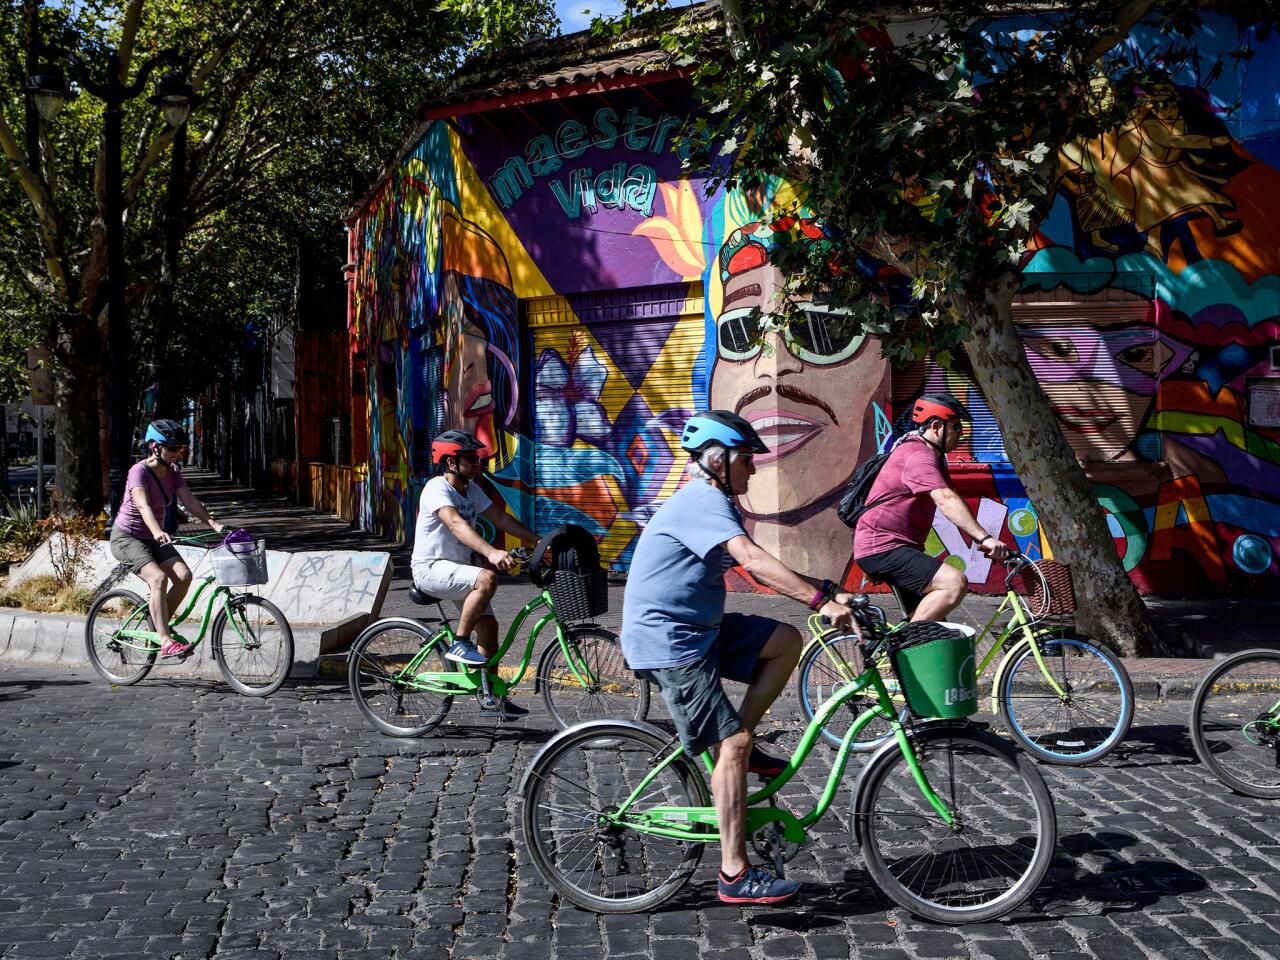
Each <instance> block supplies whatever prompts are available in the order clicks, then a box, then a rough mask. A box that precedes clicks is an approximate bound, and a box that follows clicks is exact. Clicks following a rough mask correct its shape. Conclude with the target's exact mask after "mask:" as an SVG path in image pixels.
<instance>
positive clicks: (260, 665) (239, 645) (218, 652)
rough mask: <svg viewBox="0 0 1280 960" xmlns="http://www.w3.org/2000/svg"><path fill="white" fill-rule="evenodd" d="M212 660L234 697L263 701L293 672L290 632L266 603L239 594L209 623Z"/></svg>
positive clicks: (248, 594)
mask: <svg viewBox="0 0 1280 960" xmlns="http://www.w3.org/2000/svg"><path fill="white" fill-rule="evenodd" d="M212 642H213V658H214V659H215V660H216V661H217V662H218V669H219V670H221V671H222V676H223V679H225V680H226V681H227V685H228V686H230V687H231V689H232V690H234V691H236V693H240V694H243V695H244V696H246V697H266V696H269V695H271V694H273V693H275V692H276V691H277V690H279V689H280V687H281V685H282V684H283V683H284V682H285V680H287V679H288V677H289V671H290V670H291V669H292V668H293V630H292V629H290V627H289V621H288V620H286V619H285V615H284V614H283V613H282V612H281V611H280V608H279V607H277V606H276V605H275V604H274V603H272V602H271V601H270V600H264V599H263V598H262V597H258V596H254V595H253V594H251V593H242V594H238V595H236V596H233V597H230V598H228V600H227V605H226V607H225V608H224V609H222V610H221V611H219V613H218V617H217V619H216V620H214V622H213V641H212Z"/></svg>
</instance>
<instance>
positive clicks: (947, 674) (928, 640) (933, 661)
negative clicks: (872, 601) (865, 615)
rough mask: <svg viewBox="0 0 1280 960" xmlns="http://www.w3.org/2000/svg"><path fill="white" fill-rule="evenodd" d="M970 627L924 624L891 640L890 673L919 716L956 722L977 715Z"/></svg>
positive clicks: (901, 632) (915, 624) (958, 624)
mask: <svg viewBox="0 0 1280 960" xmlns="http://www.w3.org/2000/svg"><path fill="white" fill-rule="evenodd" d="M973 633H974V631H973V628H972V627H968V626H965V625H964V624H960V623H935V622H933V621H930V620H922V621H920V622H919V623H911V624H908V625H907V626H905V627H903V628H902V629H901V630H899V631H898V632H897V633H896V634H894V635H893V653H892V656H891V660H892V662H893V669H894V672H895V673H897V675H898V681H899V682H900V683H901V684H902V692H903V695H904V696H905V697H906V699H907V706H908V707H910V708H911V712H912V713H914V714H915V715H916V716H918V717H945V718H948V719H956V718H958V717H967V716H970V715H971V714H974V713H977V712H978V674H977V669H976V657H975V653H976V651H975V649H974V640H973Z"/></svg>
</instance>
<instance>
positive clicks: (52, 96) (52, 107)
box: [22, 63, 79, 123]
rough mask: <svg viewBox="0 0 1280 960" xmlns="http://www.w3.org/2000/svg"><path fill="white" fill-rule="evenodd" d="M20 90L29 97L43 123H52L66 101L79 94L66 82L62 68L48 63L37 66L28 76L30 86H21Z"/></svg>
mask: <svg viewBox="0 0 1280 960" xmlns="http://www.w3.org/2000/svg"><path fill="white" fill-rule="evenodd" d="M22 92H23V93H25V94H27V95H28V96H29V97H31V99H32V101H33V102H34V103H35V105H36V110H37V111H39V113H40V119H41V120H43V121H44V122H45V123H52V122H53V118H54V117H56V116H57V115H58V114H60V113H61V112H62V108H63V107H64V106H66V105H67V101H68V100H74V99H75V98H76V97H78V96H79V94H78V93H76V92H75V91H74V90H72V89H71V87H70V85H69V84H68V83H67V78H66V77H65V76H63V73H62V68H61V67H58V66H55V65H53V64H48V63H46V64H43V65H41V66H40V67H39V68H37V72H36V73H35V74H33V75H32V76H31V78H30V86H26V87H23V88H22Z"/></svg>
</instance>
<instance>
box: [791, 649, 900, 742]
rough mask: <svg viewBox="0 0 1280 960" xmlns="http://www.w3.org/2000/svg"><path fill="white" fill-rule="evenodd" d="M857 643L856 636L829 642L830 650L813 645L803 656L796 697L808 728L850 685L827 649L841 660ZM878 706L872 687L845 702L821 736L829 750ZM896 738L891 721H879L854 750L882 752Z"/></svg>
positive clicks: (862, 733)
mask: <svg viewBox="0 0 1280 960" xmlns="http://www.w3.org/2000/svg"><path fill="white" fill-rule="evenodd" d="M857 643H858V640H857V638H856V637H854V636H847V637H838V638H836V639H835V640H829V641H827V642H826V647H824V646H823V644H820V643H812V644H810V645H809V649H807V650H806V651H805V652H804V654H803V655H802V656H801V658H800V665H799V668H798V670H797V671H796V697H797V699H798V700H799V701H800V713H801V715H802V716H803V717H804V722H805V724H806V725H807V724H811V723H813V718H814V717H815V716H816V715H817V714H818V712H819V711H820V710H821V709H822V706H823V704H825V703H826V702H827V701H828V700H830V699H831V698H832V697H834V696H835V695H836V693H837V692H839V690H840V689H841V687H842V686H843V685H844V684H846V683H848V682H850V681H849V680H848V679H847V678H846V677H845V675H844V671H842V670H841V668H840V666H839V664H838V663H837V661H836V660H834V659H833V657H832V654H831V653H830V652H829V651H828V649H827V648H828V647H830V648H834V650H835V654H836V656H841V655H842V651H841V647H842V646H843V645H850V646H852V645H854V644H857ZM843 659H844V660H845V661H846V662H848V661H850V660H851V659H852V651H850V653H849V654H848V655H847V656H843ZM875 704H876V692H875V690H874V689H873V688H871V687H868V688H867V689H866V690H863V691H862V692H861V693H857V694H855V695H854V696H852V697H850V698H849V699H848V700H846V701H845V704H844V707H843V708H842V709H841V710H839V711H837V712H836V713H835V714H833V715H832V718H831V722H828V723H826V724H823V725H822V727H820V728H819V731H818V732H819V735H820V736H821V737H822V741H823V743H825V744H827V746H829V747H832V748H838V747H839V746H840V742H841V741H842V740H843V739H844V735H845V733H847V732H848V730H849V727H850V726H852V724H853V721H854V720H856V719H857V718H858V716H859V715H861V714H862V713H863V712H864V711H865V710H868V709H870V708H871V707H872V706H874V705H875ZM902 712H903V713H904V714H905V712H906V704H905V703H903V705H902ZM892 736H893V730H892V729H891V728H890V726H889V720H888V719H887V718H886V717H876V718H875V719H874V720H872V721H870V722H869V723H868V724H867V725H866V726H865V727H863V728H862V729H861V730H860V731H858V736H857V738H856V739H855V740H854V741H853V743H852V744H851V745H850V746H851V747H852V749H854V750H857V751H860V752H867V751H871V750H875V749H878V748H879V747H880V746H881V745H882V744H883V743H884V742H885V741H886V740H888V739H889V738H890V737H892Z"/></svg>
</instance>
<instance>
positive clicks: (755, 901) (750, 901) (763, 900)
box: [716, 890, 800, 907]
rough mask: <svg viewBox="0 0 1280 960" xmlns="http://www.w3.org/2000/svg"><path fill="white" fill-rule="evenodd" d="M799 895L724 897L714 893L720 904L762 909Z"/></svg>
mask: <svg viewBox="0 0 1280 960" xmlns="http://www.w3.org/2000/svg"><path fill="white" fill-rule="evenodd" d="M799 895H800V891H799V890H797V891H796V892H795V893H784V894H783V895H782V896H780V897H730V896H726V895H725V894H723V893H716V896H717V897H719V898H720V902H721V903H732V904H737V905H739V906H741V905H744V904H745V905H747V906H752V905H754V906H762V907H764V906H773V905H774V904H778V903H786V902H787V901H788V900H794V899H795V898H796V897H798V896H799Z"/></svg>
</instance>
